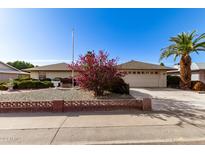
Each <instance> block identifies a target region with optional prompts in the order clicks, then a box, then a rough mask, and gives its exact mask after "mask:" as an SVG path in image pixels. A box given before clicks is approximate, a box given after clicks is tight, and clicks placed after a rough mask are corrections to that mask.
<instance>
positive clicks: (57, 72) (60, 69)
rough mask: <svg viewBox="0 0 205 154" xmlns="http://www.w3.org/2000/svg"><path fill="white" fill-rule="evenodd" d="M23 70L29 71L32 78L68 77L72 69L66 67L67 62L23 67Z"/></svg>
mask: <svg viewBox="0 0 205 154" xmlns="http://www.w3.org/2000/svg"><path fill="white" fill-rule="evenodd" d="M25 71H26V72H30V75H31V78H33V79H43V78H50V79H54V78H68V77H71V75H72V70H71V69H69V68H68V64H67V63H59V64H52V65H46V66H39V67H34V68H29V69H25ZM75 74H76V73H75Z"/></svg>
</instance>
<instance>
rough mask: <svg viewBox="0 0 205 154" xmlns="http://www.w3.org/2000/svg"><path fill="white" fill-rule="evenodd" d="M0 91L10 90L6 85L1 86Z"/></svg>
mask: <svg viewBox="0 0 205 154" xmlns="http://www.w3.org/2000/svg"><path fill="white" fill-rule="evenodd" d="M0 90H8V87H7V86H6V85H4V84H1V85H0Z"/></svg>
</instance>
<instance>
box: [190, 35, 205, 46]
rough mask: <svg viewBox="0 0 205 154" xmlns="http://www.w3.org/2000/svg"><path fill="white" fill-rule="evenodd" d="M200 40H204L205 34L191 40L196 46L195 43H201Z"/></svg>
mask: <svg viewBox="0 0 205 154" xmlns="http://www.w3.org/2000/svg"><path fill="white" fill-rule="evenodd" d="M202 39H205V33H203V34H201V35H200V36H199V37H197V38H196V39H195V40H193V44H196V43H197V42H199V41H201V40H202Z"/></svg>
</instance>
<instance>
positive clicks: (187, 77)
mask: <svg viewBox="0 0 205 154" xmlns="http://www.w3.org/2000/svg"><path fill="white" fill-rule="evenodd" d="M180 78H181V82H180V88H181V89H185V90H188V89H190V88H191V57H190V56H189V55H188V54H187V55H183V56H182V57H181V60H180Z"/></svg>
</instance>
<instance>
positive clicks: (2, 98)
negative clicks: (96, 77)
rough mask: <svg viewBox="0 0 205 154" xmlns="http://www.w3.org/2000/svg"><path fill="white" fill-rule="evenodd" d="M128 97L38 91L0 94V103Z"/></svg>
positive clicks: (78, 92)
mask: <svg viewBox="0 0 205 154" xmlns="http://www.w3.org/2000/svg"><path fill="white" fill-rule="evenodd" d="M128 98H132V97H131V96H130V95H119V94H106V95H105V96H103V97H99V98H96V97H94V95H93V93H92V92H89V91H85V90H82V89H52V88H50V89H40V90H27V91H15V92H9V93H2V94H1V93H0V102H12V101H52V100H65V101H69V100H96V99H128Z"/></svg>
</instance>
